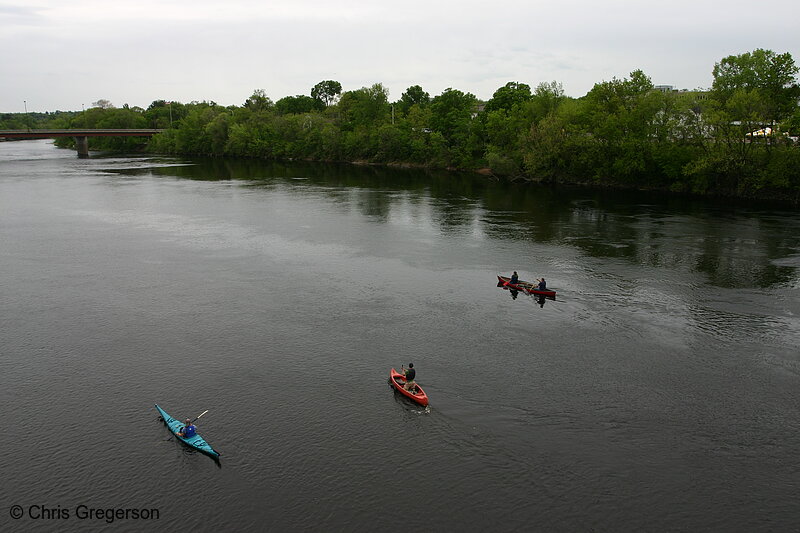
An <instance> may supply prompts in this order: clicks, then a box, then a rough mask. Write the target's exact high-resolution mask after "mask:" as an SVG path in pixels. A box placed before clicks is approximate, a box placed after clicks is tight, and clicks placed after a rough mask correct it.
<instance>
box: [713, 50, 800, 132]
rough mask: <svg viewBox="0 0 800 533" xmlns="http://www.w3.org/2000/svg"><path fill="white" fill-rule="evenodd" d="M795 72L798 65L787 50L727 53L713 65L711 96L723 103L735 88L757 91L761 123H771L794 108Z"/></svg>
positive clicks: (799, 92) (797, 94)
mask: <svg viewBox="0 0 800 533" xmlns="http://www.w3.org/2000/svg"><path fill="white" fill-rule="evenodd" d="M797 73H798V67H797V65H795V63H794V59H793V58H792V55H791V54H789V53H788V52H787V53H784V54H776V53H775V52H773V51H772V50H764V49H762V48H757V49H756V50H754V51H753V52H747V53H744V54H739V55H731V56H728V57H725V58H723V59H722V60H721V61H720V62H719V63H716V64H715V65H714V71H713V75H714V82H713V84H712V96H713V98H714V99H715V100H717V101H718V102H719V103H720V104H722V105H723V106H725V105H726V104H727V103H728V101H729V100H730V99H731V98H733V97H734V94H735V93H736V91H737V90H748V91H752V90H757V91H758V92H759V98H760V99H762V100H763V101H764V106H763V113H764V116H763V120H764V122H765V123H769V124H775V123H777V122H779V121H781V120H782V119H783V118H785V117H788V116H790V115H791V114H792V113H793V112H794V110H795V109H796V107H797V99H798V97H800V88H799V87H798V85H797V78H796V76H797Z"/></svg>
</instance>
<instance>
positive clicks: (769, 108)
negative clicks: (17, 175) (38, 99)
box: [0, 49, 800, 201]
mask: <svg viewBox="0 0 800 533" xmlns="http://www.w3.org/2000/svg"><path fill="white" fill-rule="evenodd" d="M797 73H798V68H797V66H796V65H795V63H794V60H793V59H792V57H791V55H790V54H788V53H787V54H776V53H774V52H772V51H769V50H762V49H758V50H755V51H753V52H750V53H745V54H741V55H735V56H729V57H726V58H724V59H722V60H721V61H720V62H719V63H717V64H716V65H715V66H714V69H713V79H714V81H713V85H712V88H711V89H710V90H709V91H662V90H658V89H656V88H655V87H654V86H653V84H652V82H651V80H650V78H649V77H648V76H646V75H645V74H644V73H643V72H642V71H639V70H637V71H634V72H631V73H630V75H629V76H628V77H627V78H622V79H617V78H614V79H612V80H611V81H603V82H599V83H597V84H595V86H594V87H593V88H592V90H591V91H589V93H588V94H586V95H585V96H584V97H582V98H569V97H566V96H565V95H564V91H563V89H562V87H561V85H560V84H559V83H556V82H551V83H542V84H539V85H538V86H537V87H535V88H534V89H531V87H530V86H529V85H526V84H524V83H520V82H509V83H507V84H506V85H505V86H503V87H500V88H498V89H497V91H495V93H494V94H493V96H492V98H491V99H490V100H488V101H487V102H480V101H478V99H477V98H476V97H475V96H474V95H472V94H470V93H465V92H462V91H460V90H458V89H454V88H448V89H446V90H445V91H443V92H442V94H440V95H438V96H434V97H431V96H430V95H429V94H428V93H427V92H425V91H424V90H423V88H422V87H420V86H419V85H414V86H411V87H409V88H408V89H407V90H406V91H405V92H404V93H403V94H402V95H401V96H400V98H399V99H398V100H397V101H394V102H392V101H391V100H390V99H389V93H388V91H387V90H386V88H385V87H384V86H383V85H382V84H380V83H376V84H374V85H372V86H371V87H362V88H360V89H356V90H350V91H342V87H341V84H339V83H338V82H336V81H333V80H325V81H321V82H320V83H318V84H317V85H315V86H314V87H313V88H312V89H311V91H310V95H297V96H287V97H284V98H281V99H279V100H277V101H276V102H273V101H272V100H271V99H270V98H269V97H268V96H267V95H266V93H265V92H264V91H263V90H261V89H259V90H256V91H255V92H254V93H253V95H252V96H251V97H250V98H248V99H247V100H246V101H245V102H244V103H243V104H242V105H241V106H228V107H224V106H220V105H217V104H216V103H214V102H191V103H189V104H181V103H177V102H165V101H156V102H153V103H152V104H151V105H150V106H149V107H148V108H147V109H141V108H135V107H130V108H129V107H128V106H124V107H123V108H121V109H116V108H113V107H112V106H110V104H109V103H108V102H104V104H105V105H101V106H97V107H93V108H92V109H88V110H86V111H85V112H82V113H70V114H61V115H58V116H53V117H51V120H50V123H49V124H48V125H49V126H50V127H88V128H164V129H165V132H164V133H162V134H160V135H157V136H155V137H154V138H152V139H151V140H150V141H149V144H148V145H147V149H148V150H150V151H154V152H162V153H175V154H203V155H217V156H240V157H258V158H270V159H284V160H285V159H305V160H317V161H351V162H371V163H383V164H406V165H409V164H410V165H421V166H428V167H438V168H458V169H472V170H475V169H481V168H489V169H491V171H492V172H493V173H495V174H497V175H504V176H509V177H512V178H522V179H530V180H535V181H546V182H570V183H575V182H580V183H593V184H598V185H605V186H624V187H636V188H651V189H653V188H655V189H665V190H666V189H669V190H673V191H685V192H694V193H702V194H722V195H733V196H743V197H753V196H763V197H767V196H773V197H783V198H793V199H794V200H795V201H797V199H798V198H800V145H798V142H797V136H798V135H800V107H799V106H798V102H800V87H798V83H797V77H796V76H797ZM32 118H33V117H30V116H29V117H28V118H27V119H26V120H28V121H29V122H30V120H32ZM0 119H3V120H2V121H0V128H9V129H12V128H19V127H20V126H22V124H21V123H20V120H22V119H21V118H20V116H19V115H13V116H2V117H0ZM29 122H28V123H29ZM28 123H26V124H25V127H31V126H28ZM37 123H38V122H37ZM33 127H35V126H33ZM63 142H69V141H68V140H67V141H63ZM91 142H92V146H93V148H107V149H132V148H135V147H136V144H137V143H138V144H142V143H147V142H148V141H147V139H138V140H136V139H124V138H118V139H105V140H102V141H100V140H95V139H92V141H91Z"/></svg>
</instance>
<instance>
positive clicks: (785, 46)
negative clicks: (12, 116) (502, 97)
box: [0, 0, 800, 112]
mask: <svg viewBox="0 0 800 533" xmlns="http://www.w3.org/2000/svg"><path fill="white" fill-rule="evenodd" d="M756 48H767V49H771V50H773V51H775V52H777V53H784V52H789V53H791V54H792V57H793V58H794V59H795V62H796V63H797V64H799V65H800V2H798V1H797V0H772V1H768V2H765V1H761V2H757V1H753V0H747V1H739V0H732V1H731V0H728V1H725V2H723V1H720V0H715V1H710V0H693V1H688V0H661V1H658V2H654V1H647V0H639V1H634V0H561V1H560V2H557V1H553V0H548V1H540V0H528V1H522V0H498V1H496V2H488V1H481V2H479V1H477V0H424V1H423V0H402V1H398V2H392V3H389V2H386V1H384V0H362V1H355V0H328V1H325V0H213V1H211V0H137V1H131V0H0V112H22V111H24V107H25V106H26V105H27V109H28V111H55V110H73V111H76V110H80V109H81V106H82V105H85V106H86V107H87V108H88V107H90V105H91V103H92V102H95V101H97V100H99V99H106V100H110V101H111V102H112V103H113V104H114V105H116V106H117V107H120V106H122V105H123V104H125V103H128V104H130V105H131V106H141V107H145V108H146V107H147V106H148V105H150V103H151V102H153V101H154V100H159V99H164V100H173V101H180V102H190V101H192V100H213V101H215V102H217V103H219V104H223V105H231V104H233V105H241V104H242V103H243V102H244V101H245V100H246V99H247V97H248V96H250V95H251V94H252V93H253V91H254V90H255V89H264V90H265V91H266V93H267V95H268V96H269V97H270V98H272V99H273V100H278V99H280V98H282V97H284V96H291V95H296V94H306V95H308V94H310V91H311V87H312V86H314V84H316V83H317V82H319V81H321V80H328V79H333V80H337V81H339V82H340V83H341V84H342V88H343V90H345V91H346V90H353V89H358V88H361V87H365V86H369V85H372V84H373V83H377V82H380V83H383V84H384V85H385V86H386V87H387V88H388V89H389V97H390V99H391V100H396V99H398V98H399V97H400V95H401V94H402V93H403V92H404V91H405V90H406V89H407V88H408V87H409V86H411V85H421V86H422V87H423V89H425V90H426V91H428V92H429V93H430V94H431V96H436V95H438V94H440V93H441V92H442V91H443V90H444V89H446V88H448V87H453V88H455V89H459V90H461V91H464V92H471V93H473V94H475V95H476V96H478V97H479V98H481V99H488V98H490V97H491V96H492V93H493V92H494V91H495V90H496V89H497V88H498V87H502V86H503V85H505V84H506V83H507V82H509V81H519V82H523V83H527V84H529V85H530V86H531V87H535V86H536V85H538V84H539V83H540V82H543V81H553V80H555V81H558V82H561V83H562V84H563V86H564V89H565V91H566V93H567V94H568V95H569V96H583V95H584V94H586V93H587V92H588V91H589V90H590V89H591V88H592V86H593V85H594V84H595V83H597V82H600V81H604V80H610V79H611V78H613V77H617V78H622V77H626V76H628V74H629V73H630V72H631V71H632V70H634V69H642V70H643V71H644V72H645V74H647V75H648V76H650V77H651V79H652V80H653V83H655V84H656V85H658V84H667V85H674V86H675V87H676V88H678V89H695V88H706V87H709V86H710V85H711V80H712V78H711V71H712V69H713V67H714V63H715V62H718V61H719V60H720V59H722V58H723V57H726V56H728V55H732V54H740V53H744V52H749V51H752V50H754V49H756Z"/></svg>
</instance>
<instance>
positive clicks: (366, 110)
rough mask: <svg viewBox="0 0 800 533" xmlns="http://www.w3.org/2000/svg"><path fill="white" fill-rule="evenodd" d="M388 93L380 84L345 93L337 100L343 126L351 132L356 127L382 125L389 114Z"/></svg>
mask: <svg viewBox="0 0 800 533" xmlns="http://www.w3.org/2000/svg"><path fill="white" fill-rule="evenodd" d="M388 102H389V91H388V90H387V89H386V87H384V86H383V84H381V83H376V84H374V85H372V86H371V87H362V88H361V89H358V90H355V91H347V92H345V93H344V94H343V95H342V97H341V99H340V100H339V104H338V109H339V112H340V113H341V115H342V123H343V125H344V126H345V127H346V128H347V129H349V130H353V129H354V128H356V127H358V126H370V125H373V124H375V123H383V122H385V121H386V120H387V117H388V114H389V105H388Z"/></svg>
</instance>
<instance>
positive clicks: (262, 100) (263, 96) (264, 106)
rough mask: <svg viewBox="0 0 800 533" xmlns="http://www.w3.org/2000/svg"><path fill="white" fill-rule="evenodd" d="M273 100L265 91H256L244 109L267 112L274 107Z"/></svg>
mask: <svg viewBox="0 0 800 533" xmlns="http://www.w3.org/2000/svg"><path fill="white" fill-rule="evenodd" d="M273 105H274V104H273V103H272V100H270V98H269V97H268V96H267V93H266V92H265V91H264V89H256V90H255V91H253V94H252V95H251V96H250V97H249V98H248V99H247V100H245V102H244V107H245V108H247V109H249V110H250V111H256V112H258V111H266V110H268V109H271V108H272V107H273Z"/></svg>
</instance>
